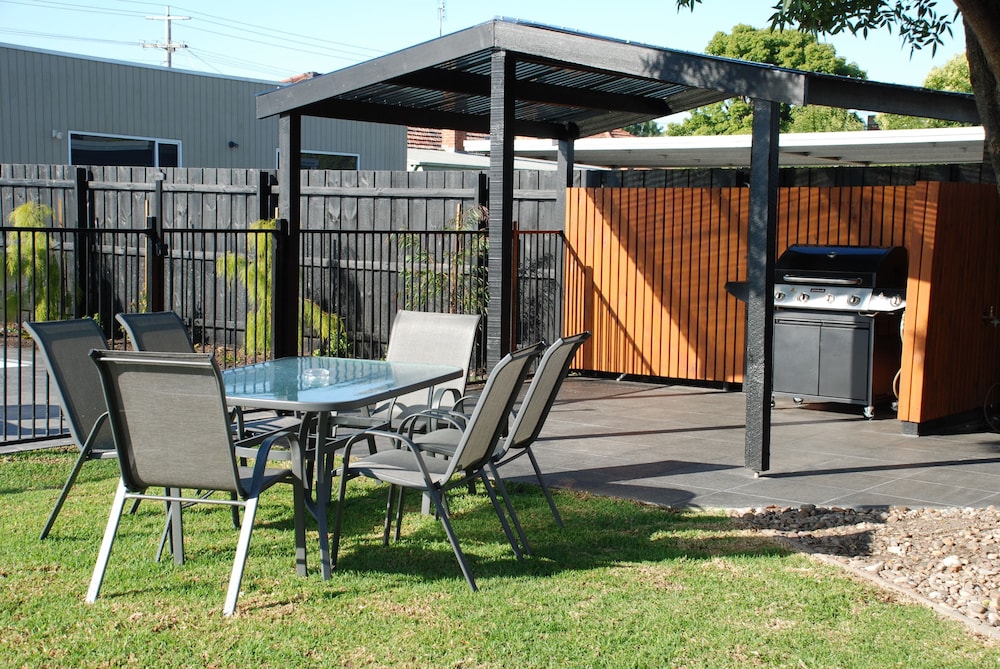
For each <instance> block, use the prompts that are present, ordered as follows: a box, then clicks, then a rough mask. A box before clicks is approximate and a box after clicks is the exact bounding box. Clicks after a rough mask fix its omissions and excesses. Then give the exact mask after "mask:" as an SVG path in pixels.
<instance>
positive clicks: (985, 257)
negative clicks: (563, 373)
mask: <svg viewBox="0 0 1000 669" xmlns="http://www.w3.org/2000/svg"><path fill="white" fill-rule="evenodd" d="M938 199H940V200H941V203H940V204H939V203H938ZM990 203H992V204H990ZM748 204H749V191H748V190H747V189H745V188H713V189H708V188H684V189H673V188H659V189H632V188H602V189H592V188H574V189H570V191H569V193H568V197H567V221H566V238H567V244H568V247H569V253H568V254H567V258H568V260H567V268H566V271H567V282H566V286H567V301H566V304H567V307H566V313H565V328H566V331H567V332H574V331H579V330H583V329H587V330H590V331H591V332H592V333H593V335H594V336H593V338H592V339H591V340H590V342H588V344H587V346H586V348H585V349H584V350H583V351H582V352H581V354H580V355H581V357H580V358H578V360H577V366H579V367H580V368H582V369H586V370H591V371H597V372H608V373H616V374H622V373H625V374H635V375H648V376H658V377H666V378H676V379H685V380H692V381H705V382H720V383H726V382H736V383H738V382H742V380H743V347H744V342H745V319H746V309H745V305H744V304H743V303H742V302H739V301H738V300H736V299H735V298H733V297H732V296H730V295H729V294H727V293H726V292H725V288H724V286H725V283H726V282H727V281H742V280H745V279H746V253H747V251H746V237H747V216H748ZM996 207H997V205H996V190H995V188H994V187H993V186H981V185H967V184H927V183H921V184H918V185H916V186H866V187H843V188H804V187H803V188H783V189H781V191H780V193H779V198H778V237H777V239H778V248H777V249H776V253H777V254H779V255H780V254H781V253H782V252H783V251H784V250H785V248H787V247H788V246H789V245H791V244H835V245H854V246H904V247H907V249H908V251H909V257H910V284H909V287H908V308H907V313H906V332H905V333H904V335H905V336H904V357H903V364H902V367H903V370H902V373H901V379H900V380H901V397H900V413H899V418H900V419H901V420H907V421H914V422H918V423H919V422H924V421H926V420H929V419H931V418H935V417H940V416H945V415H949V414H950V413H954V412H955V411H960V410H964V409H968V408H970V406H974V405H975V398H973V397H971V395H972V394H976V393H978V397H979V398H980V400H979V401H981V397H982V395H983V394H984V393H985V390H986V389H987V388H988V387H989V385H990V383H992V380H996V377H997V374H998V371H1000V370H998V369H997V362H996V343H997V342H996V336H997V328H995V327H993V326H988V327H985V326H983V318H982V314H983V313H984V312H985V310H986V309H988V308H989V306H990V305H992V306H993V307H994V309H995V310H996V311H997V312H1000V295H998V293H1000V276H998V272H1000V248H998V245H1000V240H998V239H997V236H998V231H997V213H996ZM941 228H945V229H947V230H948V234H947V235H946V236H945V237H944V238H943V239H942V238H941V235H940V234H939V232H938V230H939V229H941ZM945 258H947V260H945ZM965 268H968V269H969V271H970V272H971V271H975V272H976V273H977V274H978V275H979V276H983V282H985V283H986V284H987V286H988V288H989V289H988V290H985V291H983V290H982V288H981V284H980V283H979V282H978V281H977V280H976V279H975V278H971V276H972V275H970V274H967V273H966V271H965ZM931 286H933V288H934V292H933V293H931V292H930V288H931ZM970 290H971V291H972V292H974V293H975V292H977V291H978V292H983V293H984V294H983V295H982V299H979V300H973V301H971V302H970V300H969V299H968V297H965V298H963V297H961V296H962V295H963V294H967V293H968V292H969V291H970ZM972 302H975V304H972ZM980 302H982V304H980ZM966 326H968V327H969V328H973V326H977V332H978V333H979V335H983V336H978V335H977V336H974V337H965V338H963V337H961V336H955V335H953V334H952V333H951V330H953V329H955V328H958V327H966ZM984 329H985V330H988V332H987V333H986V334H988V335H990V336H992V339H991V340H990V341H986V340H985V339H984V337H985V335H984V334H983V332H982V330H984ZM966 346H969V347H971V349H972V350H973V351H975V353H974V356H976V358H977V359H978V361H979V364H978V367H975V366H970V363H969V362H968V361H966V360H964V359H963V355H965V356H968V355H969V353H966V352H964V351H963V350H962V349H963V348H965V347H966ZM983 361H986V362H988V364H982V362H983ZM960 369H969V370H974V372H975V375H977V378H976V381H975V383H972V384H970V383H966V381H967V380H968V379H967V378H966V379H962V378H954V379H953V380H952V381H949V382H946V383H943V384H942V381H943V380H944V379H945V378H948V377H955V376H956V374H953V373H951V371H950V370H960ZM980 376H981V377H982V378H981V379H980V378H978V377H980ZM986 377H989V379H987V378H986ZM932 380H933V383H931V381H932ZM988 381H989V382H988ZM983 384H985V387H982V386H983ZM970 402H971V404H970Z"/></svg>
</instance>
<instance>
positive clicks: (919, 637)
mask: <svg viewBox="0 0 1000 669" xmlns="http://www.w3.org/2000/svg"><path fill="white" fill-rule="evenodd" d="M74 455H75V454H74V453H71V452H69V451H59V450H55V451H53V450H47V451H36V452H32V453H25V454H18V455H14V456H6V457H2V458H0V500H2V502H3V504H2V506H0V666H2V667H108V666H115V667H118V666H126V667H130V666H136V667H138V666H170V667H246V666H263V667H320V666H324V667H331V666H344V667H455V668H463V669H465V668H470V667H507V666H518V667H687V668H692V669H693V668H695V667H699V668H701V667H726V668H729V667H741V668H742V667H746V668H753V667H790V668H795V669H803V668H816V667H844V668H852V669H853V668H864V667H879V668H881V667H906V668H916V667H933V668H935V669H939V668H943V667H1000V648H997V647H995V646H994V645H993V644H992V643H990V642H986V641H983V640H982V639H979V638H976V637H974V636H972V635H970V634H969V633H968V632H967V631H966V630H965V629H964V628H963V627H962V626H961V625H959V624H958V623H955V622H954V621H950V620H944V619H942V618H940V617H938V616H936V615H935V614H934V613H933V612H932V611H930V610H928V609H926V608H923V607H921V606H917V605H913V604H909V603H905V602H900V601H898V600H897V599H896V598H894V597H893V596H892V595H889V594H887V593H886V592H884V591H882V590H879V589H877V588H875V587H873V586H870V585H868V584H863V583H858V582H856V581H854V580H851V579H850V578H848V577H847V576H845V575H844V574H843V573H842V572H840V571H838V570H837V569H836V568H834V567H831V566H829V565H825V564H820V563H818V562H816V561H813V560H810V559H809V558H807V557H805V556H802V555H798V554H794V553H789V552H787V551H786V550H784V549H782V548H780V547H777V546H775V545H774V544H771V543H769V542H768V541H767V540H765V539H764V538H762V537H759V536H756V535H754V534H752V533H749V532H747V531H744V530H740V529H736V528H734V526H733V525H732V524H731V522H730V520H729V519H728V518H727V517H725V516H724V515H721V514H711V513H703V512H694V511H690V512H687V511H685V512H673V511H667V510H663V509H657V508H652V507H648V506H642V505H638V504H634V503H631V502H628V501H623V500H615V499H606V498H596V497H589V496H584V495H577V494H571V493H568V492H557V496H556V500H557V503H558V504H559V507H560V510H561V511H562V513H563V516H564V518H565V521H566V528H565V529H562V530H560V529H558V528H557V527H556V526H555V524H554V523H553V521H552V517H551V515H550V514H549V512H548V508H547V507H546V505H545V500H544V498H543V497H542V496H541V494H540V493H539V492H538V491H537V489H535V488H533V487H531V486H523V487H520V486H519V487H516V492H515V494H514V497H515V504H516V506H517V508H518V509H519V511H520V516H521V519H522V522H523V523H524V525H525V529H526V531H527V533H528V537H529V539H530V540H532V543H533V547H534V549H535V555H533V556H530V557H528V558H526V559H525V560H524V561H522V562H518V561H517V560H516V559H515V558H514V556H513V554H512V552H511V550H510V547H509V546H508V545H507V544H506V543H505V540H504V538H503V534H502V532H501V531H500V528H499V525H498V523H497V521H496V517H495V516H494V515H493V511H492V508H491V507H490V505H489V502H488V501H487V500H486V499H485V497H483V496H481V495H478V496H473V495H468V494H459V495H457V496H453V497H452V498H451V503H452V510H453V514H454V523H455V529H456V532H457V533H458V535H459V538H460V540H461V541H462V546H463V548H464V549H465V550H466V552H467V555H468V557H469V559H470V562H471V564H472V568H473V570H474V573H475V575H476V578H477V581H478V583H479V586H480V591H479V592H478V593H472V592H471V591H469V590H468V588H467V586H466V585H465V581H464V580H463V579H462V576H461V573H460V571H459V569H458V565H457V564H456V562H455V559H454V556H453V555H452V552H451V549H450V547H449V545H448V543H447V540H446V539H445V536H444V532H443V531H442V529H441V526H440V524H439V523H437V522H435V521H434V520H433V518H430V517H425V516H420V515H419V514H417V513H408V514H407V516H406V518H405V520H404V528H403V537H402V540H401V541H400V542H399V543H395V544H392V545H390V546H388V547H383V546H382V545H381V514H382V510H383V508H384V489H383V488H378V487H375V486H373V485H368V484H366V483H365V482H362V481H352V482H351V484H350V485H349V486H348V490H349V494H350V499H349V506H348V509H347V521H346V526H345V537H344V542H343V545H342V548H341V557H340V564H339V566H338V568H337V569H336V570H335V572H334V574H333V578H332V579H330V580H329V581H323V580H322V579H321V578H320V577H319V575H318V573H317V567H318V549H317V543H316V532H315V528H314V526H313V525H310V533H309V537H308V539H309V551H310V552H309V558H310V560H311V564H310V567H311V569H310V575H309V576H308V577H307V578H304V579H303V578H299V577H297V576H296V575H295V571H294V564H293V560H292V549H293V536H292V531H291V523H292V518H291V516H292V513H291V499H290V489H289V488H285V487H283V488H279V489H277V490H273V491H271V493H272V494H270V495H268V496H267V497H266V498H265V499H263V502H262V504H261V508H260V512H259V515H258V527H257V529H256V530H255V532H254V537H253V541H252V542H251V546H250V557H249V560H248V563H247V570H246V575H245V577H244V581H243V594H242V595H241V597H240V601H239V605H238V609H237V614H236V615H235V616H233V617H232V618H225V617H223V616H222V613H221V608H222V601H223V597H224V594H225V589H226V583H227V579H228V576H229V571H230V567H231V565H232V557H233V552H234V549H235V543H236V534H235V532H234V531H233V529H232V525H231V523H230V522H229V514H228V512H227V511H225V510H224V509H219V508H215V507H207V506H206V507H195V508H192V509H189V510H187V511H186V512H185V529H186V537H185V541H186V543H185V546H186V551H187V562H186V563H185V564H184V565H183V566H175V565H174V564H173V563H172V562H171V561H169V560H167V561H164V562H162V563H156V562H154V561H153V555H154V553H155V549H156V543H157V541H158V538H159V533H160V530H161V528H162V519H163V514H162V508H161V507H159V506H158V505H155V504H150V503H144V504H143V505H142V506H140V508H139V510H138V512H137V513H136V514H135V515H134V516H126V517H125V519H124V520H123V523H122V527H121V530H120V533H119V539H118V541H117V542H116V545H115V550H114V552H113V553H112V556H111V562H110V565H109V569H108V573H107V576H106V578H105V581H104V586H103V590H102V592H101V597H100V599H99V600H98V601H97V603H96V604H93V605H88V604H85V603H84V601H83V597H84V594H85V591H86V588H87V584H88V582H89V579H90V574H91V571H92V569H93V564H94V560H95V558H96V554H97V548H98V545H99V543H100V537H101V534H102V532H103V529H104V524H105V522H106V520H107V511H108V508H109V507H110V502H111V496H112V494H113V490H114V487H115V484H116V477H117V471H116V467H117V465H116V463H114V462H93V463H88V464H87V465H85V467H84V470H83V474H82V476H81V479H80V481H79V482H78V484H77V487H76V488H75V490H74V492H73V493H72V495H71V497H70V499H69V501H68V503H67V505H66V507H65V508H64V510H63V514H62V515H61V516H60V518H59V520H58V521H57V523H56V526H55V528H54V530H53V532H52V534H51V535H50V536H49V538H48V539H47V540H45V541H39V540H38V532H39V530H40V528H41V526H42V523H43V522H44V520H45V517H46V515H47V514H48V512H49V509H50V508H51V505H52V503H53V502H54V500H55V496H56V494H57V491H58V488H59V486H60V485H61V484H62V481H63V478H64V477H65V475H66V474H67V473H68V471H69V468H70V466H71V463H72V459H73V457H74ZM410 504H411V506H412V507H413V508H414V509H415V508H417V507H418V505H419V500H418V499H417V497H416V496H413V497H412V499H411V500H410Z"/></svg>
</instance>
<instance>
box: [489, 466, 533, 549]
mask: <svg viewBox="0 0 1000 669" xmlns="http://www.w3.org/2000/svg"><path fill="white" fill-rule="evenodd" d="M487 467H489V470H490V473H491V474H492V475H493V480H494V481H496V485H495V486H494V487H495V488H496V489H497V491H498V492H499V493H500V497H502V498H503V503H504V506H506V507H507V515H509V516H510V521H511V523H512V524H513V525H514V530H515V531H516V532H517V536H518V537H519V538H520V540H521V545H522V546H523V547H524V552H525V553H527V554H528V555H531V553H532V551H531V545H530V544H529V543H528V537H527V535H525V533H524V528H523V527H521V520H520V519H519V518H518V517H517V512H516V511H514V505H513V503H511V501H510V495H509V494H508V493H507V486H506V485H504V482H503V479H502V478H500V473H499V472H498V471H497V468H496V466H495V465H494V464H493V463H492V462H490V463H489V464H488V465H487ZM516 552H517V551H515V553H516Z"/></svg>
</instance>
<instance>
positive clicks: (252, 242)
mask: <svg viewBox="0 0 1000 669" xmlns="http://www.w3.org/2000/svg"><path fill="white" fill-rule="evenodd" d="M277 227H278V222H277V221H275V220H274V219H261V220H259V221H256V222H254V223H252V224H251V225H250V229H251V230H258V231H260V232H256V233H254V234H251V235H248V236H247V255H246V256H244V255H241V254H237V253H226V254H225V255H223V256H220V257H219V258H218V259H217V260H216V272H218V273H219V274H221V275H222V276H224V277H225V278H226V279H227V280H229V281H232V280H236V281H239V282H240V283H242V284H243V286H244V288H245V290H246V299H247V329H246V339H245V341H244V350H245V352H246V354H247V355H249V356H258V355H267V354H268V353H270V351H271V321H272V320H273V317H274V309H273V304H274V299H273V296H274V288H273V284H274V282H273V280H272V271H273V269H274V250H273V249H272V245H271V234H270V232H269V231H273V230H275V229H277ZM299 306H300V308H301V310H302V319H303V322H304V323H305V324H306V325H307V326H308V327H309V328H310V329H311V331H312V332H313V333H314V334H316V335H317V336H318V337H319V338H320V339H321V340H322V341H323V346H322V348H320V349H319V350H318V351H314V353H315V354H316V355H326V354H336V353H340V352H342V351H344V350H345V349H346V348H347V334H346V329H345V328H344V324H343V322H341V320H340V318H339V317H338V316H337V315H336V314H332V313H329V312H326V311H323V309H322V307H320V305H318V304H316V303H315V302H313V301H312V300H309V299H306V298H304V297H301V298H299ZM299 334H300V336H301V332H300V333H299Z"/></svg>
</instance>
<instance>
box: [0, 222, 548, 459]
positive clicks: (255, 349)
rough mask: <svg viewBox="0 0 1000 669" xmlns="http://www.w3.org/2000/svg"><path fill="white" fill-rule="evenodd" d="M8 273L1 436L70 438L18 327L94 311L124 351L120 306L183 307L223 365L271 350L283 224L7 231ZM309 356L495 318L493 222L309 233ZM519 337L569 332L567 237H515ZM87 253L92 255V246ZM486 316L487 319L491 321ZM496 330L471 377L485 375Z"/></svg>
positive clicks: (304, 323) (304, 319)
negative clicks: (414, 328) (429, 319)
mask: <svg viewBox="0 0 1000 669" xmlns="http://www.w3.org/2000/svg"><path fill="white" fill-rule="evenodd" d="M0 232H2V234H3V248H2V250H3V252H4V254H5V256H6V266H7V271H6V272H5V274H4V278H3V283H2V287H3V291H4V295H5V298H6V300H5V318H4V321H5V322H6V329H5V335H6V336H5V340H4V343H3V354H4V356H3V357H4V360H5V366H4V371H3V375H4V387H5V391H6V392H5V395H4V406H3V408H4V415H5V419H6V421H5V422H6V429H5V431H4V435H3V438H2V439H0V443H7V444H10V443H12V442H29V441H36V440H41V439H46V438H51V437H53V436H62V435H64V434H65V432H66V426H65V425H64V424H63V423H62V419H61V416H60V413H59V410H58V401H57V399H56V395H55V392H54V389H53V388H51V387H50V384H49V380H48V378H47V375H46V374H45V373H44V370H43V369H42V366H41V360H40V357H36V355H35V349H34V347H33V345H32V342H31V340H30V339H29V338H28V337H27V336H26V335H25V334H24V333H23V332H22V330H21V328H20V327H19V324H20V323H21V322H23V321H25V320H37V319H46V320H51V319H56V318H79V317H85V316H89V317H93V318H95V319H96V320H97V321H98V323H99V324H100V325H101V326H102V328H103V329H104V331H105V334H106V335H107V337H108V340H109V345H110V346H114V347H124V346H125V345H126V342H125V339H124V336H123V334H122V333H121V331H120V330H119V329H118V328H117V323H116V321H115V315H116V314H117V313H119V312H123V311H124V312H131V311H148V310H152V309H153V308H154V307H156V306H157V305H162V308H164V309H168V310H172V311H175V312H176V313H177V314H179V315H180V316H181V317H182V318H183V320H184V322H185V323H186V324H187V325H188V327H189V331H190V333H191V336H192V341H193V342H194V345H195V347H196V349H198V350H202V351H212V352H214V353H215V355H216V358H217V359H218V360H219V363H220V365H221V366H223V367H230V366H235V365H241V364H247V363H250V362H254V361H256V360H261V359H268V358H271V357H273V349H272V348H271V346H270V342H271V337H272V336H273V325H274V324H273V322H272V321H271V320H270V316H271V314H272V309H273V304H272V300H273V294H274V293H273V287H274V276H273V274H274V258H273V248H274V245H275V243H276V239H277V237H278V236H279V235H281V234H283V231H282V230H280V229H273V230H270V229H269V230H245V229H242V230H232V229H215V228H213V229H176V228H171V229H161V230H153V229H140V230H123V229H110V228H104V229H94V228H89V229H66V228H58V227H50V228H30V229H28V228H14V227H0ZM299 234H300V242H301V243H300V253H299V271H300V288H299V305H298V310H297V313H298V314H299V323H298V328H299V336H298V342H299V344H298V349H299V352H300V353H302V354H323V355H334V356H340V357H356V358H381V357H382V356H383V355H384V350H385V345H386V343H387V342H388V336H389V329H390V327H391V325H392V319H393V316H394V315H395V313H396V311H397V310H398V309H414V310H418V311H439V312H459V313H476V312H478V313H484V312H485V310H486V308H487V303H488V291H487V288H486V287H487V285H488V284H487V281H486V278H487V277H486V257H487V249H486V233H485V231H482V232H480V231H473V232H466V231H433V232H405V231H356V230H350V231H347V230H303V231H301V232H300V233H299ZM516 239H517V257H518V270H517V273H516V276H517V278H516V281H517V290H516V292H515V295H516V296H517V304H516V307H515V308H516V312H517V313H518V322H517V328H518V333H519V335H518V338H517V342H518V344H519V345H522V344H528V343H532V342H535V341H538V340H543V339H544V340H547V341H552V340H554V339H555V338H556V337H558V336H559V335H560V334H561V313H562V312H561V308H562V307H561V299H562V273H563V272H562V267H563V255H564V240H563V237H562V234H561V233H558V232H522V233H517V234H516ZM84 250H85V251H86V252H83V251H84ZM484 320H485V319H484ZM485 341H486V340H485V332H484V333H481V337H480V340H479V345H478V346H477V347H476V353H475V360H474V364H473V378H475V377H477V376H479V377H482V376H484V375H485V373H486V370H485V359H486V351H485V349H484V342H485Z"/></svg>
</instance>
